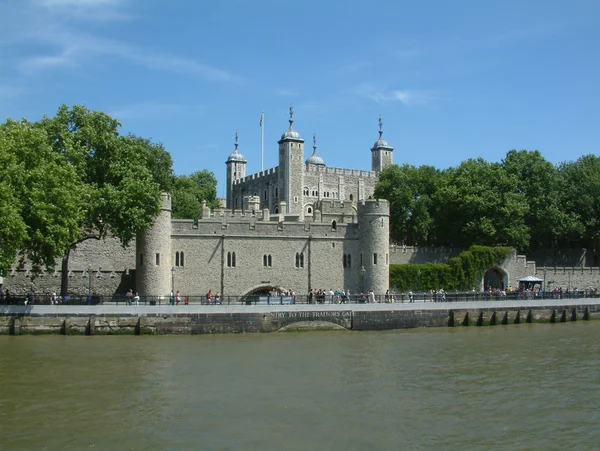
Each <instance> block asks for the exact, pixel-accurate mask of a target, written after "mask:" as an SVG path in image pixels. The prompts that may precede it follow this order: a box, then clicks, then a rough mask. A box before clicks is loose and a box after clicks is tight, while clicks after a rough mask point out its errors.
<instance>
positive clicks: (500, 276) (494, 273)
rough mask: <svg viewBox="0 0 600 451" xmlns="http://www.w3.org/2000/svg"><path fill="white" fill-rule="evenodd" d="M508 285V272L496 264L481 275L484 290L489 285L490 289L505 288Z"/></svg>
mask: <svg viewBox="0 0 600 451" xmlns="http://www.w3.org/2000/svg"><path fill="white" fill-rule="evenodd" d="M507 286H508V274H507V273H506V271H504V270H503V269H502V268H498V267H497V266H496V267H494V268H490V269H488V270H487V271H486V273H485V275H484V276H483V288H484V289H485V290H486V289H488V288H489V287H492V289H500V290H506V288H507Z"/></svg>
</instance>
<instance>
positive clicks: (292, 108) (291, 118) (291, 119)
mask: <svg viewBox="0 0 600 451" xmlns="http://www.w3.org/2000/svg"><path fill="white" fill-rule="evenodd" d="M292 122H294V106H293V105H292V104H291V103H290V127H291V126H292Z"/></svg>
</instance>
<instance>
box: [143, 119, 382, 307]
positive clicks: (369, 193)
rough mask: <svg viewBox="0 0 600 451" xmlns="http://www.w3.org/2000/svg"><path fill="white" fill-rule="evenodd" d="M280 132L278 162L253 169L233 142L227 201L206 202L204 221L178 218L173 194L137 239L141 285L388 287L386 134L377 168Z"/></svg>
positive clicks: (185, 289)
mask: <svg viewBox="0 0 600 451" xmlns="http://www.w3.org/2000/svg"><path fill="white" fill-rule="evenodd" d="M293 122H294V120H293V111H292V108H291V107H290V118H289V124H290V125H289V128H288V129H287V131H285V132H284V133H283V135H281V139H280V140H279V141H278V144H279V166H277V167H274V168H271V169H268V170H265V171H261V172H259V173H257V174H252V175H249V176H246V164H247V161H246V159H245V158H244V156H243V155H242V154H241V153H240V151H239V149H238V141H237V133H236V142H235V149H234V151H233V153H232V154H231V155H230V156H229V158H228V159H227V161H226V166H227V195H226V199H225V208H223V209H217V210H215V211H211V210H210V209H208V208H207V207H206V205H203V207H202V211H201V212H200V216H199V218H198V221H197V224H195V221H194V220H193V219H189V220H173V219H171V215H170V210H171V208H170V198H169V196H168V195H167V194H165V195H163V197H162V212H161V214H160V216H159V217H158V218H157V219H156V221H155V223H154V225H153V227H152V228H151V229H149V230H147V231H146V232H144V233H143V234H141V236H139V237H138V239H137V241H136V262H137V263H136V289H137V291H138V292H139V293H140V295H141V296H144V295H146V296H148V295H160V294H164V293H169V292H170V291H171V289H172V288H173V287H175V289H177V290H180V291H181V292H182V293H194V294H204V293H206V292H207V291H208V290H209V289H212V290H213V291H220V292H221V293H223V294H225V295H227V294H234V295H239V294H251V293H259V292H266V291H270V290H278V289H279V290H280V289H285V290H289V289H292V290H294V291H295V292H297V293H307V292H308V291H309V290H310V289H313V288H314V289H323V290H329V289H333V290H337V289H349V290H350V291H351V292H352V293H360V292H363V291H364V292H366V291H369V290H373V291H374V292H375V293H385V291H386V290H387V289H388V288H389V264H390V256H389V205H388V202H387V201H385V200H375V199H372V197H373V192H374V189H375V185H376V184H377V180H378V174H379V171H381V169H382V168H383V167H385V166H386V165H388V164H392V161H393V160H392V154H393V148H392V147H390V146H389V145H388V143H387V142H386V141H385V140H384V139H383V138H382V133H383V132H382V122H381V118H380V120H379V139H377V141H376V142H375V144H374V146H373V147H372V149H371V155H372V157H371V159H372V167H371V170H370V171H364V170H354V169H342V168H334V167H328V166H326V165H325V162H324V161H323V159H322V158H321V157H319V156H318V155H317V146H316V138H315V137H314V136H313V153H312V155H311V156H310V157H308V158H307V159H306V160H305V159H304V139H303V138H302V137H301V135H300V133H298V132H297V131H296V130H294V128H293Z"/></svg>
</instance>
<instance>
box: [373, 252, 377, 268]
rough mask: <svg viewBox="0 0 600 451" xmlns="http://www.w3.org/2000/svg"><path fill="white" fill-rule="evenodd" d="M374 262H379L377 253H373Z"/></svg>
mask: <svg viewBox="0 0 600 451" xmlns="http://www.w3.org/2000/svg"><path fill="white" fill-rule="evenodd" d="M373 264H374V265H376V264H377V254H373Z"/></svg>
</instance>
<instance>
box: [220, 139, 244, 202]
mask: <svg viewBox="0 0 600 451" xmlns="http://www.w3.org/2000/svg"><path fill="white" fill-rule="evenodd" d="M247 163H248V162H247V161H246V159H245V158H244V156H243V155H242V154H241V153H240V151H239V150H238V132H237V130H236V131H235V149H234V151H233V152H232V153H231V155H229V158H228V159H227V161H226V162H225V164H226V165H227V195H226V199H227V200H226V202H227V203H226V208H230V209H234V208H241V207H242V206H241V204H239V205H235V202H234V198H233V197H234V196H233V183H234V182H236V181H237V180H240V179H243V178H244V177H246V164H247ZM240 202H241V200H240Z"/></svg>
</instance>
